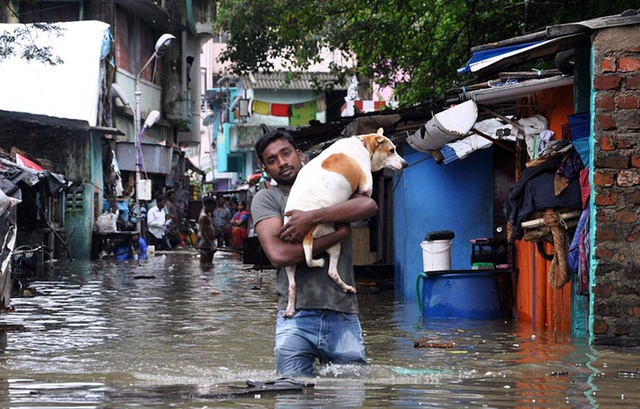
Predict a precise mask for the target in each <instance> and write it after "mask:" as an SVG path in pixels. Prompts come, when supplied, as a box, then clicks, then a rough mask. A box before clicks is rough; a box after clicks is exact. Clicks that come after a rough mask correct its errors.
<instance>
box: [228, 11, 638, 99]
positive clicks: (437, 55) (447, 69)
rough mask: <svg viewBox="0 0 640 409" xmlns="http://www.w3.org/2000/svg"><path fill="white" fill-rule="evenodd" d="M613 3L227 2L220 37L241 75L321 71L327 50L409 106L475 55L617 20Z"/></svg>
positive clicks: (435, 91) (452, 80)
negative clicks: (569, 27) (283, 68)
mask: <svg viewBox="0 0 640 409" xmlns="http://www.w3.org/2000/svg"><path fill="white" fill-rule="evenodd" d="M626 4H628V2H627V1H622V0H610V1H607V2H601V1H599V0H565V1H562V2H561V1H538V2H534V1H525V2H522V1H521V0H503V1H499V2H498V1H494V0H429V1H425V0H323V1H317V0H221V1H220V2H219V9H218V18H217V29H219V30H221V31H225V32H228V33H229V34H230V40H229V43H228V47H227V49H226V51H224V52H223V54H222V55H221V60H222V61H228V62H229V63H231V69H232V71H233V72H234V73H236V74H238V75H241V74H245V73H247V72H251V71H253V72H255V71H267V72H268V71H272V70H273V68H274V66H273V65H272V63H271V61H272V59H274V58H280V59H284V60H285V61H287V62H288V64H289V66H288V68H289V69H290V70H291V71H300V70H305V69H307V68H308V67H309V65H310V64H311V63H312V62H318V61H319V59H320V58H321V57H320V50H321V48H322V47H328V48H329V49H331V50H334V51H339V52H341V53H343V55H344V56H345V57H348V56H355V57H356V61H357V66H338V65H334V66H332V70H333V72H334V73H335V74H341V75H342V76H343V77H342V78H344V75H348V74H352V73H355V74H358V75H359V76H364V77H367V78H372V79H373V80H374V81H376V82H377V83H378V84H380V85H389V86H392V87H394V88H395V92H396V94H397V95H398V97H399V99H400V101H401V103H416V102H422V101H426V100H429V99H432V98H434V97H436V96H438V95H440V94H441V92H442V91H443V90H444V89H447V88H449V87H452V86H454V85H455V84H459V83H460V82H462V81H464V80H465V78H463V77H461V76H459V75H458V74H457V72H456V69H457V68H460V67H462V66H464V65H465V64H466V61H467V60H468V59H469V57H470V51H469V50H470V48H471V47H472V46H475V45H480V44H487V43H490V42H494V41H499V40H503V39H506V38H510V37H514V36H517V35H521V34H525V33H526V32H533V31H537V30H539V29H542V28H544V27H545V26H548V25H553V24H559V23H563V22H570V21H579V20H582V19H586V18H593V17H598V16H604V15H611V14H617V13H620V12H621V11H623V10H624V9H625V8H628V6H627V5H626Z"/></svg>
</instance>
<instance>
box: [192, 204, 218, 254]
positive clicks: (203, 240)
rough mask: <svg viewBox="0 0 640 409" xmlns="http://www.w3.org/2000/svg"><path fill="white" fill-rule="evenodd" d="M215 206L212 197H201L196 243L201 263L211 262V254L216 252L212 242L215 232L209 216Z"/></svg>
mask: <svg viewBox="0 0 640 409" xmlns="http://www.w3.org/2000/svg"><path fill="white" fill-rule="evenodd" d="M215 206H216V200H215V199H214V198H213V197H211V196H205V197H204V198H203V199H202V210H201V211H200V216H199V217H198V243H197V245H196V248H197V249H198V253H200V262H201V263H211V262H213V255H214V254H215V253H216V245H215V244H214V242H213V241H214V240H215V238H216V234H215V229H214V228H213V222H212V221H211V217H210V216H209V213H211V212H212V211H213V209H214V208H215Z"/></svg>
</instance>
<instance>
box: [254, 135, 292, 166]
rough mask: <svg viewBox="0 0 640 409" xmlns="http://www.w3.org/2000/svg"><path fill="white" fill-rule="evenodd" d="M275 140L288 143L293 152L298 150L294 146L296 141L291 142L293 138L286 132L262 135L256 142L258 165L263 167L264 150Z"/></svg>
mask: <svg viewBox="0 0 640 409" xmlns="http://www.w3.org/2000/svg"><path fill="white" fill-rule="evenodd" d="M277 139H282V140H283V141H285V142H289V143H290V144H291V145H292V146H293V148H294V149H295V150H298V146H297V145H296V141H294V140H293V136H291V134H290V133H289V132H287V131H273V132H269V133H266V134H264V135H262V137H261V138H260V139H258V142H256V153H257V154H258V159H260V163H262V164H263V165H264V158H263V157H262V154H263V153H264V150H265V149H267V146H269V144H270V143H271V142H273V141H275V140H277Z"/></svg>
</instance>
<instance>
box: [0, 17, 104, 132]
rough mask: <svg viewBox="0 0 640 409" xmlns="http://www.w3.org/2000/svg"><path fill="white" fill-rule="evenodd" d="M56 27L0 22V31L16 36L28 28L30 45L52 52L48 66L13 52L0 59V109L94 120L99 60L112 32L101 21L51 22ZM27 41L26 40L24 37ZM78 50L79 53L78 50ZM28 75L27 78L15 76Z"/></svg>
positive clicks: (94, 122)
mask: <svg viewBox="0 0 640 409" xmlns="http://www.w3.org/2000/svg"><path fill="white" fill-rule="evenodd" d="M55 26H57V27H59V28H60V30H59V31H56V30H51V31H46V32H45V31H42V30H38V29H37V28H35V27H34V26H33V25H31V24H26V25H25V24H0V33H5V34H8V35H15V32H16V31H15V30H24V29H25V28H27V29H28V30H29V31H30V33H31V36H30V37H29V40H28V41H33V43H34V44H33V45H35V46H37V47H39V48H41V49H43V50H47V47H48V48H49V50H50V51H51V54H52V59H54V60H55V59H56V58H58V57H59V58H60V59H61V60H62V62H61V63H59V64H57V65H49V64H47V63H43V62H38V61H36V60H31V61H28V60H26V59H24V58H21V57H20V52H21V49H22V48H21V47H20V46H17V48H18V51H17V53H16V54H17V55H13V56H10V57H8V58H6V59H4V60H3V61H2V64H0V89H1V90H2V92H0V111H6V112H13V113H25V114H31V115H42V116H46V117H53V118H63V119H67V120H77V121H82V122H86V123H88V124H89V125H90V126H95V125H96V124H97V117H98V98H99V96H100V79H101V74H100V72H101V65H100V63H101V60H102V58H104V57H106V55H107V53H108V51H109V47H110V43H111V34H110V32H109V25H108V24H106V23H103V22H100V21H76V22H66V23H55ZM24 41H27V40H24ZM78 50H82V52H78ZM17 79H28V80H17Z"/></svg>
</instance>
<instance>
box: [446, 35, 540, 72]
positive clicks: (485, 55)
mask: <svg viewBox="0 0 640 409" xmlns="http://www.w3.org/2000/svg"><path fill="white" fill-rule="evenodd" d="M541 42H542V41H534V42H529V43H524V44H515V45H510V46H507V47H499V48H493V49H489V50H482V51H478V52H475V53H473V54H472V55H471V59H470V60H469V62H467V65H465V66H464V67H462V68H458V74H464V73H465V72H472V69H471V66H475V65H476V64H477V63H479V62H481V61H484V60H489V59H491V58H495V57H500V56H503V55H505V54H508V53H512V52H514V51H520V50H522V49H523V48H529V47H533V46H536V45H538V44H540V43H541Z"/></svg>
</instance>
